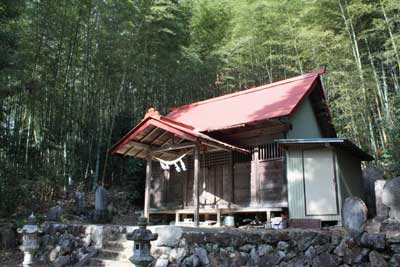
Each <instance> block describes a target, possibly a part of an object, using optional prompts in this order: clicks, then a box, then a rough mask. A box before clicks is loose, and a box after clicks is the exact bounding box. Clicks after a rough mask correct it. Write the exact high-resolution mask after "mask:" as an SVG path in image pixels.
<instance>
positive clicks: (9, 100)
mask: <svg viewBox="0 0 400 267" xmlns="http://www.w3.org/2000/svg"><path fill="white" fill-rule="evenodd" d="M0 54H1V57H0V217H8V216H12V214H13V213H15V212H16V211H18V209H19V208H21V207H25V208H26V207H28V208H33V207H32V205H38V206H40V205H41V203H46V202H49V201H53V200H55V199H57V198H58V197H59V196H60V195H61V194H63V192H64V190H65V188H66V187H68V185H69V184H71V183H73V184H75V185H77V186H78V187H79V188H80V189H81V190H84V191H86V192H88V191H93V189H94V187H95V185H96V184H97V183H98V182H99V181H100V182H102V183H103V184H107V185H112V186H113V187H118V186H120V187H124V188H125V189H127V190H130V192H131V198H132V201H139V202H140V201H143V196H142V194H143V192H142V191H143V190H144V189H143V188H144V181H143V180H144V179H143V177H144V169H145V162H142V161H141V160H137V159H133V158H129V157H118V156H111V155H110V153H109V152H110V148H111V147H112V145H113V144H115V142H117V140H119V139H120V138H122V136H123V135H124V134H125V133H126V132H128V131H129V130H130V129H131V128H132V127H133V126H134V125H136V124H137V123H138V122H139V121H140V120H141V119H142V118H143V115H144V114H145V113H146V111H147V109H148V108H149V107H155V108H156V109H157V110H158V111H160V113H162V114H166V113H167V112H168V111H169V109H170V108H172V107H176V106H179V105H183V104H187V103H192V102H195V101H199V100H203V99H207V98H211V97H215V96H220V95H224V94H228V93H232V92H236V91H240V90H244V89H248V88H252V87H255V86H258V85H263V84H267V83H272V82H275V81H279V80H283V79H286V78H290V77H293V76H297V75H301V74H303V73H307V72H312V71H315V70H318V69H320V68H321V67H326V69H327V71H326V73H325V74H324V75H323V84H324V89H325V91H326V92H325V93H326V96H327V100H328V104H329V108H330V111H331V113H332V117H333V119H334V121H333V123H334V125H335V128H336V131H337V133H338V136H339V137H345V138H348V139H349V140H352V141H353V142H354V143H355V144H357V145H358V146H360V147H361V148H362V149H363V150H364V151H366V152H368V153H369V154H370V155H372V156H373V157H374V161H373V162H371V163H370V164H373V165H375V166H378V167H379V168H381V169H383V171H384V174H385V177H388V178H390V177H395V176H396V175H399V174H400V163H399V162H400V1H398V0H318V1H317V0H291V1H289V0H218V1H215V0H119V1H114V0H1V1H0ZM33 203H34V204H33Z"/></svg>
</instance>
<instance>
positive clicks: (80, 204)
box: [75, 192, 86, 214]
mask: <svg viewBox="0 0 400 267" xmlns="http://www.w3.org/2000/svg"><path fill="white" fill-rule="evenodd" d="M75 205H76V210H77V212H78V214H81V213H83V212H84V211H85V208H86V201H85V193H82V192H75Z"/></svg>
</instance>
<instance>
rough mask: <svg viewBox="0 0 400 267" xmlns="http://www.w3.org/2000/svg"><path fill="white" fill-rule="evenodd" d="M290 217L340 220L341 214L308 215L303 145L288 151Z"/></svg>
mask: <svg viewBox="0 0 400 267" xmlns="http://www.w3.org/2000/svg"><path fill="white" fill-rule="evenodd" d="M286 160H287V165H286V168H287V180H288V201H289V218H290V219H306V218H315V219H321V220H322V221H340V215H311V216H310V215H306V213H305V198H304V180H303V171H304V168H303V147H301V146H298V147H291V148H289V149H288V150H287V152H286Z"/></svg>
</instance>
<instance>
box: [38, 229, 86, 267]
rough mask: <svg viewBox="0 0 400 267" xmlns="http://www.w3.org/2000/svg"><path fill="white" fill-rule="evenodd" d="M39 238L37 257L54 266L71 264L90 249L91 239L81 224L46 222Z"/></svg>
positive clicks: (80, 258) (81, 257) (61, 266)
mask: <svg viewBox="0 0 400 267" xmlns="http://www.w3.org/2000/svg"><path fill="white" fill-rule="evenodd" d="M43 231H44V234H43V236H42V237H41V238H40V249H39V251H38V255H37V256H38V257H39V259H40V260H41V261H44V262H50V263H51V264H52V265H54V266H55V267H64V266H73V265H74V264H75V263H77V262H79V261H80V260H82V259H83V258H84V257H85V256H87V255H88V254H89V252H90V251H91V249H90V246H91V245H92V244H91V243H92V242H91V240H90V239H89V240H88V239H87V238H86V231H85V228H84V227H82V226H76V225H75V226H74V225H64V224H46V225H45V226H44V229H43Z"/></svg>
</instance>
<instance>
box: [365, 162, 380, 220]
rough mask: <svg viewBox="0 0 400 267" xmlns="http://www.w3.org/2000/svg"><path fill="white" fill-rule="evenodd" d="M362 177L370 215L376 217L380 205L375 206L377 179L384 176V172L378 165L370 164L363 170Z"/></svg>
mask: <svg viewBox="0 0 400 267" xmlns="http://www.w3.org/2000/svg"><path fill="white" fill-rule="evenodd" d="M362 178H363V188H364V192H365V203H366V204H367V207H368V215H369V216H370V217H374V216H375V214H376V212H377V209H378V207H376V206H375V203H376V198H375V181H376V180H378V179H382V178H383V172H382V170H381V169H379V168H378V167H376V166H373V165H369V166H368V167H366V168H364V169H363V170H362Z"/></svg>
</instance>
